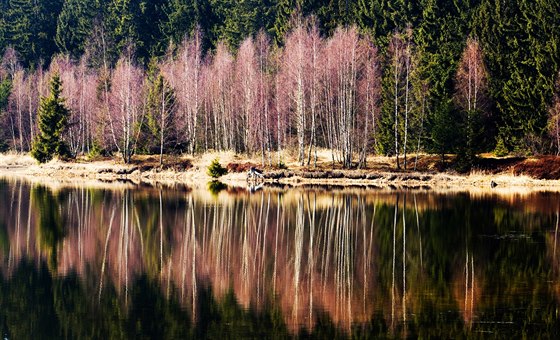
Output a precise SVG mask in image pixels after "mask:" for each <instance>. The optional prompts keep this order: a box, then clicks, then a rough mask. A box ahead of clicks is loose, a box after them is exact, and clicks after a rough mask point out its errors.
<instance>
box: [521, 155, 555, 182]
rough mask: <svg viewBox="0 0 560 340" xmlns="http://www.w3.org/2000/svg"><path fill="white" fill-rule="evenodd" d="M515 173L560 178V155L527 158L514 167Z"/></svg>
mask: <svg viewBox="0 0 560 340" xmlns="http://www.w3.org/2000/svg"><path fill="white" fill-rule="evenodd" d="M513 174H514V175H527V176H530V177H533V178H536V179H560V157H555V156H545V157H540V158H538V159H531V160H526V161H524V162H522V163H520V164H517V165H515V166H514V167H513Z"/></svg>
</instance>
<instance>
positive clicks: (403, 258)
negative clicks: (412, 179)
mask: <svg viewBox="0 0 560 340" xmlns="http://www.w3.org/2000/svg"><path fill="white" fill-rule="evenodd" d="M405 169H406V157H405ZM402 212H403V213H402V221H403V254H402V265H403V279H402V283H403V300H402V304H403V311H402V314H403V321H404V322H405V327H406V214H405V213H406V193H405V194H404V198H403V211H402Z"/></svg>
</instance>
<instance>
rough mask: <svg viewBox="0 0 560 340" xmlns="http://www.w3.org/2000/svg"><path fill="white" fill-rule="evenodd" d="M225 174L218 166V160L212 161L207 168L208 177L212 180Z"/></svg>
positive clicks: (222, 168) (225, 170)
mask: <svg viewBox="0 0 560 340" xmlns="http://www.w3.org/2000/svg"><path fill="white" fill-rule="evenodd" d="M225 174H227V169H226V168H224V167H223V166H222V165H221V164H220V160H219V159H217V158H216V159H214V160H213V161H212V163H210V165H209V166H208V176H210V177H212V178H219V177H221V176H223V175H225Z"/></svg>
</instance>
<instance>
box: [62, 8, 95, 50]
mask: <svg viewBox="0 0 560 340" xmlns="http://www.w3.org/2000/svg"><path fill="white" fill-rule="evenodd" d="M99 5H100V3H99V2H98V1H91V0H67V1H65V2H64V5H63V7H62V10H61V12H60V15H59V16H58V20H57V25H56V37H55V41H56V45H57V46H58V48H59V50H60V51H61V52H63V53H67V54H70V55H71V56H73V57H74V58H76V59H77V58H79V57H80V56H81V55H82V53H84V51H85V47H86V44H87V39H88V38H89V37H90V36H91V33H92V30H93V20H94V18H95V16H96V15H98V12H99Z"/></svg>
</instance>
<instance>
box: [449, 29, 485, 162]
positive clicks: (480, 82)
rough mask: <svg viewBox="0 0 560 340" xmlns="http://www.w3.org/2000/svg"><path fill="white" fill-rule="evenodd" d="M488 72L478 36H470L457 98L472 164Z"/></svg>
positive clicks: (459, 71)
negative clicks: (476, 129)
mask: <svg viewBox="0 0 560 340" xmlns="http://www.w3.org/2000/svg"><path fill="white" fill-rule="evenodd" d="M487 85H488V73H487V71H486V66H485V64H484V59H483V54H482V49H481V47H480V45H479V43H478V40H477V39H476V38H472V37H471V38H469V39H468V40H467V46H466V47H465V50H464V51H463V55H462V56H461V61H460V62H459V67H458V68H457V74H456V76H455V87H456V95H455V99H456V102H457V104H458V105H459V107H460V108H461V109H462V111H463V112H464V114H465V117H464V118H465V119H464V120H465V132H464V134H465V139H466V144H467V147H466V157H467V162H468V165H469V166H471V165H472V162H473V161H474V156H475V145H474V143H475V139H476V131H475V125H476V122H475V121H476V120H477V119H478V118H479V117H477V116H478V114H479V113H480V112H481V110H482V109H483V105H484V103H485V101H486V89H487Z"/></svg>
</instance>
